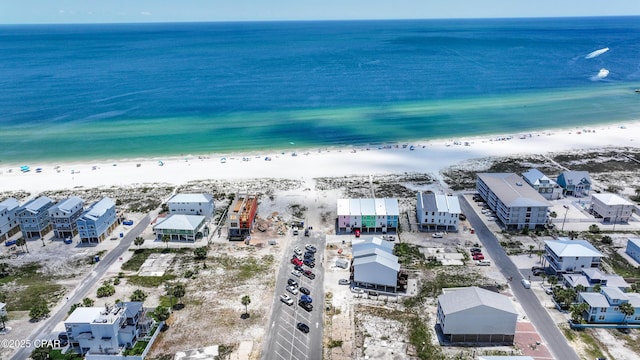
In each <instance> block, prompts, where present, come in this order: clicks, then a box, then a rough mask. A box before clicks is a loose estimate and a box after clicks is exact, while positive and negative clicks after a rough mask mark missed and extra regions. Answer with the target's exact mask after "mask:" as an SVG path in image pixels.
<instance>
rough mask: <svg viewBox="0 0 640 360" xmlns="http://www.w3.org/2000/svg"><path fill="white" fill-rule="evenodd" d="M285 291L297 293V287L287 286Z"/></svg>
mask: <svg viewBox="0 0 640 360" xmlns="http://www.w3.org/2000/svg"><path fill="white" fill-rule="evenodd" d="M287 291H288V292H290V293H292V294H293V295H298V289H296V287H295V286H293V285H292V286H287Z"/></svg>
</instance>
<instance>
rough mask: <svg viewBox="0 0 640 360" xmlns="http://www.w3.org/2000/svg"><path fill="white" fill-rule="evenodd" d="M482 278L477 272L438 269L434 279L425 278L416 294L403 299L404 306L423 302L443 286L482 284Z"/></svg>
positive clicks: (436, 293) (440, 290)
mask: <svg viewBox="0 0 640 360" xmlns="http://www.w3.org/2000/svg"><path fill="white" fill-rule="evenodd" d="M483 281H484V279H483V278H479V277H478V274H465V273H459V274H457V273H449V272H447V271H440V272H438V273H437V274H436V277H435V278H434V279H430V280H425V281H424V282H423V283H422V284H421V286H420V290H419V291H418V294H417V295H416V296H414V297H409V298H407V299H405V300H404V305H405V306H406V307H409V308H411V307H414V306H416V305H419V304H422V303H424V301H425V299H426V298H428V297H436V296H438V295H440V294H442V289H443V288H449V287H467V286H482V284H483Z"/></svg>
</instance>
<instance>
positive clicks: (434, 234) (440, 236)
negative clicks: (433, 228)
mask: <svg viewBox="0 0 640 360" xmlns="http://www.w3.org/2000/svg"><path fill="white" fill-rule="evenodd" d="M442 236H443V234H442V233H439V232H437V233H433V235H431V237H433V238H436V239H440V238H442Z"/></svg>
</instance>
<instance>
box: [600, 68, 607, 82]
mask: <svg viewBox="0 0 640 360" xmlns="http://www.w3.org/2000/svg"><path fill="white" fill-rule="evenodd" d="M607 76H609V70H607V69H605V68H602V69H600V71H598V77H599V78H601V79H604V78H606V77H607Z"/></svg>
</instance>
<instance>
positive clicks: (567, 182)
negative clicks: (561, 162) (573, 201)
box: [556, 171, 591, 197]
mask: <svg viewBox="0 0 640 360" xmlns="http://www.w3.org/2000/svg"><path fill="white" fill-rule="evenodd" d="M556 182H557V183H558V185H560V186H561V187H562V188H563V189H564V194H565V195H572V196H575V197H582V196H587V195H589V192H590V191H591V177H590V176H589V172H588V171H564V172H562V173H560V175H558V178H557V179H556Z"/></svg>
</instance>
